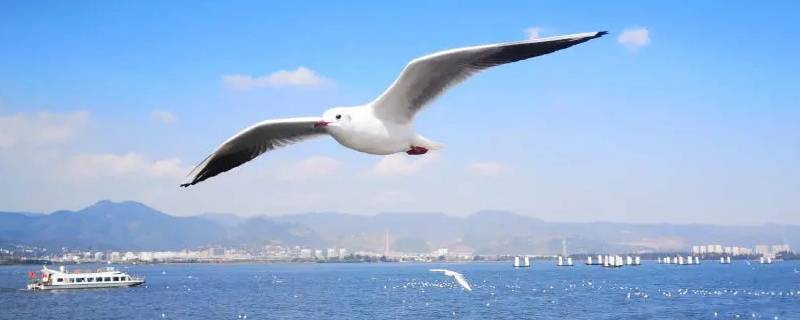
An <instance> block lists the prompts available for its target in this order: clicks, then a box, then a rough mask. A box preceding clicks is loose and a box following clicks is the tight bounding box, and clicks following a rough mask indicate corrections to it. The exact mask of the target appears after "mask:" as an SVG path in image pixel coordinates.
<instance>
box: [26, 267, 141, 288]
mask: <svg viewBox="0 0 800 320" xmlns="http://www.w3.org/2000/svg"><path fill="white" fill-rule="evenodd" d="M28 277H29V278H30V280H29V281H28V290H61V289H89V288H112V287H132V286H138V285H140V284H143V283H144V278H141V277H133V276H130V275H129V274H127V273H124V272H120V271H117V270H115V269H114V268H113V267H107V268H103V269H98V270H96V271H81V270H76V271H73V272H69V271H67V270H66V268H64V266H61V268H59V270H50V269H48V268H47V266H44V267H42V270H41V272H40V273H39V274H37V273H36V272H33V271H31V272H29V273H28Z"/></svg>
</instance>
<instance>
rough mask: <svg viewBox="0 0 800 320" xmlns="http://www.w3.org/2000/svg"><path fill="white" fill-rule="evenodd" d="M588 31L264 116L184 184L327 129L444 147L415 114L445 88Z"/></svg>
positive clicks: (473, 55)
mask: <svg viewBox="0 0 800 320" xmlns="http://www.w3.org/2000/svg"><path fill="white" fill-rule="evenodd" d="M606 33H607V32H605V31H602V32H588V33H579V34H573V35H566V36H558V37H549V38H541V39H533V40H526V41H519V42H509V43H499V44H489V45H482V46H474V47H466V48H459V49H452V50H446V51H441V52H437V53H433V54H430V55H426V56H423V57H420V58H417V59H414V60H412V61H411V62H409V63H408V65H406V67H405V68H404V69H403V71H402V72H401V73H400V76H398V77H397V79H396V80H395V81H394V83H393V84H392V85H391V86H390V87H389V88H388V89H386V91H385V92H383V94H381V95H380V96H379V97H378V98H377V99H375V100H373V101H372V102H370V103H367V104H365V105H361V106H355V107H336V108H332V109H329V110H327V111H325V113H324V114H323V115H322V117H308V118H288V119H276V120H266V121H263V122H260V123H257V124H255V125H253V126H251V127H249V128H247V129H245V130H243V131H241V132H239V133H238V134H236V135H235V136H233V137H232V138H230V139H228V140H227V141H225V142H224V143H222V145H220V146H219V147H218V148H217V150H216V151H214V152H213V153H212V154H211V155H209V156H208V157H206V159H205V160H203V161H202V162H201V163H200V164H199V165H197V167H195V168H194V170H192V172H190V173H189V180H188V181H187V182H186V183H184V184H181V186H183V187H188V186H190V185H194V184H196V183H199V182H201V181H203V180H206V179H208V178H211V177H213V176H216V175H218V174H220V173H223V172H225V171H228V170H230V169H233V168H235V167H238V166H239V165H241V164H243V163H245V162H247V161H250V160H252V159H254V158H256V157H258V156H259V155H261V154H262V153H264V152H267V151H270V150H272V149H276V148H279V147H282V146H285V145H288V144H292V143H295V142H299V141H302V140H305V139H308V138H311V137H317V136H322V135H325V134H328V135H330V136H332V137H333V138H334V139H335V140H336V141H337V142H339V143H340V144H342V145H343V146H345V147H348V148H350V149H353V150H356V151H361V152H365V153H369V154H375V155H388V154H393V153H399V152H405V153H407V154H409V155H421V154H425V153H426V152H428V151H429V150H436V149H440V148H442V145H441V144H439V143H436V142H433V141H431V140H429V139H427V138H425V137H423V136H421V135H419V134H417V133H415V132H414V129H413V124H412V122H413V120H414V116H415V115H416V114H417V112H418V111H420V110H421V109H422V108H423V107H425V106H426V105H428V104H429V103H430V102H431V101H432V100H434V99H435V98H436V97H438V96H439V95H441V94H442V93H443V92H444V91H445V90H446V89H448V88H450V87H452V86H454V85H456V84H458V83H460V82H461V81H464V80H466V79H467V78H468V77H469V76H471V75H473V74H475V73H477V72H479V71H481V70H484V69H487V68H490V67H494V66H498V65H502V64H506V63H511V62H516V61H521V60H525V59H529V58H533V57H537V56H541V55H545V54H548V53H551V52H555V51H558V50H561V49H565V48H569V47H571V46H573V45H576V44H579V43H583V42H586V41H589V40H591V39H594V38H598V37H601V36H603V35H605V34H606Z"/></svg>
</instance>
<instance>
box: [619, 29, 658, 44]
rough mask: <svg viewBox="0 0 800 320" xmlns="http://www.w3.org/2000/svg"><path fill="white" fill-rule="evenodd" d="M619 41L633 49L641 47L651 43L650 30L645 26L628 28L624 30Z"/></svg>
mask: <svg viewBox="0 0 800 320" xmlns="http://www.w3.org/2000/svg"><path fill="white" fill-rule="evenodd" d="M617 41H619V43H621V44H622V45H624V46H626V47H628V48H631V49H637V48H641V47H644V46H646V45H648V44H650V31H648V30H647V28H643V27H635V28H627V29H625V30H624V31H622V33H621V34H620V35H619V37H618V38H617Z"/></svg>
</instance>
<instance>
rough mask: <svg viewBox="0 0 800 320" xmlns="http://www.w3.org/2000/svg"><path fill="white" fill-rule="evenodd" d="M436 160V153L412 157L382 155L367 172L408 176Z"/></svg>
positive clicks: (437, 156)
mask: <svg viewBox="0 0 800 320" xmlns="http://www.w3.org/2000/svg"><path fill="white" fill-rule="evenodd" d="M437 161H439V155H438V154H437V153H429V154H426V155H423V156H414V157H411V156H407V155H404V154H393V155H388V156H385V157H383V158H382V159H381V160H380V161H378V163H376V164H375V166H373V167H372V168H371V169H370V171H369V172H370V173H372V174H376V175H380V176H410V175H415V174H417V173H419V172H421V171H423V170H425V169H427V168H428V167H430V166H431V165H433V164H435V163H436V162H437Z"/></svg>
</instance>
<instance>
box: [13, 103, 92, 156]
mask: <svg viewBox="0 0 800 320" xmlns="http://www.w3.org/2000/svg"><path fill="white" fill-rule="evenodd" d="M88 125H89V113H88V112H86V111H76V112H71V113H51V112H47V111H42V112H37V113H34V114H24V113H18V114H14V115H9V116H0V149H2V148H10V147H14V146H17V145H29V144H43V143H55V142H65V141H68V140H71V139H73V138H74V137H75V136H76V135H77V134H78V133H79V132H80V131H82V130H83V129H85V128H86V127H87V126H88Z"/></svg>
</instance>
